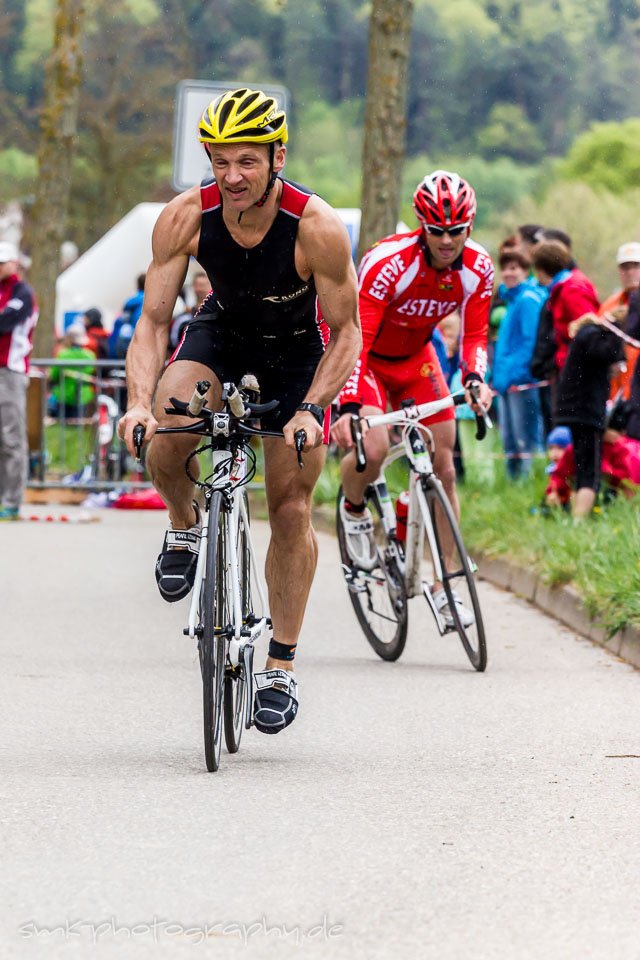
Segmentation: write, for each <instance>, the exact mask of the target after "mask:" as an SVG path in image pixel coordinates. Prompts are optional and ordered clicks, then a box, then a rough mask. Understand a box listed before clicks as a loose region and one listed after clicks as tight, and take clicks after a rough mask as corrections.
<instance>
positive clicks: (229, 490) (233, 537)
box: [184, 448, 270, 667]
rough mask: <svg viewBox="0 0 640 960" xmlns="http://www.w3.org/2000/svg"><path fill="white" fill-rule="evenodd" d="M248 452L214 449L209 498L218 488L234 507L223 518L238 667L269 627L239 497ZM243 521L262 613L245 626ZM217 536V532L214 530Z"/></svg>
mask: <svg viewBox="0 0 640 960" xmlns="http://www.w3.org/2000/svg"><path fill="white" fill-rule="evenodd" d="M246 463H247V458H246V453H245V452H244V450H243V449H242V448H240V449H239V450H238V451H237V453H236V455H235V456H234V455H233V454H232V453H231V451H230V450H224V449H223V450H213V451H212V466H213V469H214V473H217V474H218V476H217V479H214V480H213V481H212V484H211V489H210V491H208V492H207V497H209V498H210V497H211V496H212V495H213V493H214V492H215V491H219V492H221V493H223V494H224V496H225V498H227V499H229V498H230V499H231V510H225V511H224V513H223V518H224V538H225V548H226V550H225V556H226V557H227V558H228V562H229V566H230V569H231V588H232V589H231V593H232V598H231V599H232V606H233V622H232V623H231V627H232V628H233V637H232V639H231V640H230V641H229V647H228V652H229V659H230V661H231V664H232V666H234V667H237V666H238V664H239V662H240V653H241V649H242V647H243V646H244V645H245V644H247V643H249V644H252V645H253V644H254V643H255V641H256V640H258V639H259V638H260V637H261V636H262V634H263V633H264V632H265V631H266V630H267V628H268V627H269V624H270V620H269V611H268V605H267V598H266V592H265V589H264V586H263V583H262V577H261V575H260V572H259V570H258V565H257V562H256V555H255V550H254V546H253V540H252V538H251V528H250V526H249V517H248V515H247V510H246V505H245V502H244V498H243V497H241V496H240V490H241V482H242V480H244V477H245V475H246ZM210 520H211V512H210V510H209V509H208V506H207V510H206V511H205V517H204V522H203V525H202V537H201V540H200V551H199V553H198V563H197V566H196V575H195V582H194V586H193V591H192V594H191V603H190V607H189V619H188V623H187V628H186V630H185V631H184V632H185V634H187V635H188V636H189V637H192V638H196V637H197V628H198V625H199V617H198V605H199V602H200V591H201V587H202V583H203V580H204V577H205V569H206V557H207V549H208V543H209V537H210V536H211V535H212V532H211V531H210V529H209V523H210ZM240 520H242V521H243V523H244V529H245V533H246V537H247V545H248V548H249V557H250V562H251V569H252V572H253V581H252V582H253V584H254V586H255V587H256V590H257V593H258V598H259V601H260V608H261V616H260V617H259V618H258V619H257V620H256V622H255V623H253V624H251V625H249V626H245V625H244V624H243V621H242V598H241V596H240V587H239V579H238V551H237V536H238V528H239V525H240ZM213 535H214V536H215V535H217V531H214V532H213Z"/></svg>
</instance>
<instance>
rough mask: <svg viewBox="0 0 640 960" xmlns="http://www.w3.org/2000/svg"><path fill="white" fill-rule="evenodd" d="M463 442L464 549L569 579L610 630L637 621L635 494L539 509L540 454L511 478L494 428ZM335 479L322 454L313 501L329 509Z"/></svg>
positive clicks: (639, 561)
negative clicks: (578, 513)
mask: <svg viewBox="0 0 640 960" xmlns="http://www.w3.org/2000/svg"><path fill="white" fill-rule="evenodd" d="M465 440H466V442H465ZM487 444H489V446H487ZM463 448H464V457H465V467H466V471H467V473H466V481H465V483H464V484H459V485H458V495H459V498H460V503H461V516H462V519H461V528H462V531H463V536H464V539H465V543H466V545H467V547H468V549H469V550H470V552H471V553H472V554H473V553H474V552H476V553H480V552H481V553H484V554H486V555H487V556H491V557H498V556H503V557H507V558H509V559H512V560H514V561H515V562H517V563H519V564H521V565H522V566H524V567H526V568H527V569H529V570H532V571H534V572H535V573H538V574H540V575H542V577H543V578H544V579H545V581H546V582H547V583H549V584H550V585H552V586H563V585H565V584H571V586H572V587H574V589H575V590H576V591H577V592H578V593H579V594H580V596H581V597H582V599H583V601H584V602H585V604H586V606H587V608H588V610H589V612H590V613H591V615H592V616H593V617H594V618H596V619H598V621H599V622H600V623H601V624H602V625H603V626H604V627H605V629H607V630H608V631H609V632H610V633H615V632H616V630H619V629H621V628H622V627H624V626H625V624H627V623H629V624H633V625H635V626H640V558H639V557H638V543H640V497H636V499H635V500H626V499H624V498H622V497H619V498H618V499H617V500H615V501H614V502H613V503H611V504H609V505H608V506H607V507H606V508H605V507H603V508H598V510H597V512H596V513H595V514H594V516H593V518H592V519H588V520H585V521H583V522H581V523H578V524H575V523H574V522H573V520H572V518H571V517H570V516H569V515H568V514H566V513H564V512H563V511H562V510H557V511H551V512H550V513H549V514H548V515H545V514H544V513H543V512H542V511H541V510H540V503H541V501H542V496H543V493H544V489H545V486H546V474H545V473H544V464H543V462H542V461H538V462H537V463H536V464H535V465H534V466H535V469H534V472H533V476H532V477H531V478H529V479H527V480H524V481H519V482H518V483H514V482H513V481H511V480H509V479H508V478H507V475H506V471H505V469H504V464H503V462H502V456H501V452H500V441H499V437H498V434H497V431H492V433H490V434H489V435H488V436H487V438H486V440H484V441H483V443H482V444H478V443H477V442H476V441H475V440H470V439H469V437H466V438H463ZM393 471H394V472H393V474H392V475H390V476H388V482H389V488H390V491H391V494H392V496H393V497H395V496H397V494H398V493H399V492H400V491H401V490H404V489H405V488H406V486H407V479H406V471H405V470H404V468H403V467H402V464H401V463H397V464H394V465H393ZM339 485H340V471H339V461H338V459H337V458H334V457H328V458H327V462H326V465H325V468H324V470H323V472H322V475H321V477H320V480H319V482H318V485H317V486H316V489H315V492H314V502H315V504H316V505H323V506H324V507H325V508H326V510H327V511H328V513H327V515H328V516H330V511H331V508H332V506H333V504H334V503H335V499H336V495H337V491H338V487H339Z"/></svg>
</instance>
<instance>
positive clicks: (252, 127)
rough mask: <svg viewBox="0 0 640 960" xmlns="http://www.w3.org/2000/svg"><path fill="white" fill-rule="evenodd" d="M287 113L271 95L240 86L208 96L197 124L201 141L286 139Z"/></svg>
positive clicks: (246, 141) (262, 141)
mask: <svg viewBox="0 0 640 960" xmlns="http://www.w3.org/2000/svg"><path fill="white" fill-rule="evenodd" d="M288 139H289V134H288V132H287V117H286V114H285V113H284V111H283V110H278V105H277V103H276V101H275V100H274V99H273V97H268V96H267V95H266V93H263V92H262V90H249V89H247V88H246V87H242V88H241V89H239V90H231V91H229V93H223V94H222V96H220V97H218V98H217V99H216V100H212V101H211V103H210V104H209V106H208V107H207V108H206V110H205V111H204V113H203V114H202V117H201V118H200V123H199V124H198V140H199V141H200V142H201V143H205V144H206V143H275V142H276V141H277V140H279V141H280V142H281V143H286V142H287V140H288Z"/></svg>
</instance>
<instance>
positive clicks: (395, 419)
mask: <svg viewBox="0 0 640 960" xmlns="http://www.w3.org/2000/svg"><path fill="white" fill-rule="evenodd" d="M463 395H464V394H463V393H462V392H460V393H456V394H452V395H450V396H448V397H443V398H442V399H441V400H434V401H431V402H429V403H422V404H419V405H418V406H412V407H406V408H403V409H401V410H395V411H393V412H392V413H385V414H378V415H376V416H371V417H365V418H364V419H365V420H366V422H367V424H368V426H369V427H377V426H391V425H394V424H395V425H402V427H403V430H402V440H401V441H400V443H397V444H395V445H394V446H393V447H392V448H391V449H390V450H389V453H388V454H387V456H386V457H385V459H384V462H383V464H382V467H381V469H380V473H379V474H378V477H377V478H376V480H375V481H374V482H373V484H372V486H373V487H375V489H376V492H377V495H378V499H379V502H380V505H381V507H382V523H383V526H384V528H385V532H386V534H387V536H388V537H390V543H391V544H394V545H395V544H396V543H397V541H396V540H395V532H396V516H395V511H394V509H393V506H392V504H391V497H390V495H389V491H388V487H387V482H386V479H385V472H386V470H387V469H388V468H389V467H390V466H391V464H392V463H395V461H396V460H399V459H400V458H401V457H406V458H407V460H408V461H409V505H408V512H407V536H406V540H405V545H404V551H402V550H399V549H397V546H395V547H394V549H395V553H396V556H395V559H396V562H397V564H398V568H399V570H400V572H401V574H402V575H403V578H404V582H405V589H406V592H407V597H408V598H411V597H415V596H416V595H418V594H419V593H422V594H423V595H424V597H425V598H426V600H427V602H428V603H429V606H430V607H431V610H432V612H433V615H434V618H435V620H436V623H437V625H438V629H439V631H440V633H444V632H445V630H446V624H445V622H444V618H443V617H442V615H441V614H440V613H439V611H438V610H437V609H436V606H435V604H434V602H433V598H432V595H431V590H430V589H429V587H428V585H427V584H425V583H424V581H423V580H422V576H421V561H422V555H423V552H424V534H425V531H426V534H427V538H428V541H429V548H430V553H431V557H432V559H433V564H434V580H435V581H438V580H442V576H443V571H442V568H441V564H440V559H439V553H438V549H437V544H436V539H435V533H434V530H433V522H432V519H431V514H430V513H429V508H428V506H427V501H426V498H425V495H424V491H423V489H422V485H421V483H420V481H421V479H422V478H423V477H430V476H432V475H433V462H432V460H431V455H430V453H429V449H428V447H427V444H425V443H424V440H423V437H422V436H421V434H423V433H425V432H426V433H429V428H428V427H426V426H424V424H421V423H419V421H421V420H423V419H425V418H427V417H432V416H434V415H435V414H436V413H439V412H440V411H441V410H446V409H447V408H448V407H451V406H454V405H455V404H456V397H461V396H463ZM458 402H459V401H458Z"/></svg>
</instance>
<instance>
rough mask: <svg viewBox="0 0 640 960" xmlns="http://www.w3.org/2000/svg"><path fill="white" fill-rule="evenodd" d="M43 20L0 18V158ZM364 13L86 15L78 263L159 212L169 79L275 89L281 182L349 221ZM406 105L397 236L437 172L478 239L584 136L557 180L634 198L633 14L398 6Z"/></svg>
mask: <svg viewBox="0 0 640 960" xmlns="http://www.w3.org/2000/svg"><path fill="white" fill-rule="evenodd" d="M54 9H55V0H4V5H3V18H2V22H0V78H1V79H2V83H3V89H5V90H6V91H8V92H9V94H10V95H9V96H7V97H5V98H3V100H2V103H0V151H2V150H6V149H9V148H15V147H17V148H19V149H20V150H22V151H23V152H25V153H33V152H35V144H36V142H37V133H38V117H39V111H40V108H41V105H42V93H43V76H44V71H43V69H42V66H43V63H44V61H45V60H46V57H47V55H48V52H49V50H50V48H51V42H52V36H53V13H54ZM369 11H370V5H369V4H368V3H367V2H366V0H210V2H207V3H202V2H201V0H162V3H161V2H160V0H113V3H111V4H108V3H107V2H106V0H91V3H87V14H86V26H87V29H86V35H85V40H84V51H83V52H84V84H83V91H82V97H81V105H80V136H79V150H78V161H79V162H78V164H77V165H76V176H75V177H74V181H73V184H72V194H73V201H72V202H73V219H74V222H75V224H76V231H75V239H76V240H77V241H78V242H79V243H80V245H81V247H84V246H86V245H87V244H88V243H90V242H92V241H93V240H95V239H96V238H97V237H98V236H99V235H100V234H101V233H103V232H104V230H105V229H106V228H107V227H108V226H111V225H112V224H113V222H114V221H115V220H116V219H117V218H118V217H119V216H120V215H121V214H122V213H123V212H124V211H125V210H127V209H129V208H130V207H131V206H133V205H134V204H135V203H138V202H140V201H142V200H149V199H168V198H169V197H170V196H171V190H170V188H169V186H168V181H167V169H168V166H169V164H170V162H171V138H172V128H173V109H174V95H175V84H176V82H177V81H178V80H179V79H182V78H184V77H195V78H204V79H217V80H229V81H241V82H248V83H255V84H258V83H260V82H262V81H272V82H277V83H283V84H284V85H286V86H288V87H289V89H290V90H291V93H292V108H291V132H292V136H291V149H290V153H289V160H288V166H287V171H288V173H289V175H290V176H292V177H295V178H297V179H300V180H301V181H302V182H306V183H308V184H309V185H310V186H311V187H313V188H314V189H316V190H318V192H319V193H320V194H321V195H322V196H325V197H326V198H327V199H328V200H329V201H330V202H332V203H334V204H336V205H341V206H352V205H357V203H358V198H359V194H360V176H361V172H360V168H361V159H360V156H361V151H360V145H361V139H362V117H363V106H364V97H365V93H366V75H367V34H368V16H369ZM408 87H409V89H408V118H407V154H408V158H409V163H408V165H407V169H408V170H409V173H408V174H405V177H404V179H403V196H404V197H405V198H406V201H405V207H404V209H403V211H402V215H403V217H404V219H405V220H406V221H407V222H408V223H411V224H413V222H414V221H413V217H412V214H411V208H410V203H409V201H410V196H411V193H412V190H413V187H414V186H415V183H417V181H418V180H419V179H420V177H421V176H423V175H424V172H425V171H426V170H427V169H429V168H433V167H434V166H450V167H453V168H457V169H459V170H460V171H461V172H462V173H463V174H464V175H466V176H468V177H469V178H470V179H472V181H473V183H474V186H476V188H477V191H478V195H479V199H480V208H479V214H478V220H477V229H478V230H480V231H485V230H489V229H491V228H492V226H493V224H494V222H495V219H496V212H499V211H503V210H505V209H508V208H509V207H511V206H512V205H514V204H517V203H519V201H520V200H521V198H522V197H525V196H534V197H535V196H537V194H538V189H539V180H538V177H537V175H536V172H535V171H534V170H533V164H539V163H540V159H541V158H543V157H546V158H547V159H546V160H544V161H543V163H542V169H543V172H544V173H545V174H546V173H547V172H548V169H549V159H548V158H549V157H556V158H557V157H559V156H561V155H562V154H563V153H564V152H565V151H566V150H567V149H568V147H569V146H570V144H571V142H572V141H573V140H574V139H575V137H576V136H577V135H579V134H581V133H582V131H584V130H585V128H586V127H588V126H589V124H591V123H593V122H597V121H602V120H604V119H606V120H610V121H619V122H620V130H621V131H622V133H620V131H612V130H610V129H609V127H608V125H598V126H597V127H596V128H595V129H594V130H592V131H591V133H590V134H589V135H585V138H584V139H583V138H581V139H580V140H579V141H578V142H577V144H576V148H575V151H576V152H575V156H574V153H573V152H572V154H571V156H570V158H569V160H568V163H567V166H566V167H563V175H564V176H565V177H568V178H569V180H576V179H580V180H583V181H585V182H589V183H596V182H597V183H602V184H605V185H607V186H608V187H609V189H611V190H614V191H615V190H620V189H621V188H622V189H624V188H626V186H628V185H629V184H631V183H634V182H636V183H638V182H640V181H639V180H638V177H639V176H640V174H639V172H638V171H639V165H640V162H639V161H637V159H636V156H637V150H634V138H635V143H637V142H638V134H637V127H636V126H634V124H638V123H639V122H640V121H637V120H635V121H626V120H625V118H627V117H629V116H633V115H638V114H640V101H639V99H638V90H640V5H638V4H637V3H633V4H629V3H626V2H625V0H606V2H605V3H603V2H602V0H530V2H528V3H525V2H524V0H450V2H449V3H447V4H442V3H441V2H439V0H415V12H414V21H413V31H412V43H411V54H410V65H409V74H408ZM394 129H395V126H394V124H391V125H390V130H389V135H390V136H393V135H394ZM609 133H612V137H608V134H609ZM619 134H620V136H618V135H619ZM589 136H593V137H595V140H596V143H595V145H593V144H591V146H590V143H589V141H588V137H589ZM608 141H611V142H612V143H613V146H611V143H609V145H607V143H608ZM590 150H595V153H593V152H590ZM416 168H419V170H418V172H417V173H416V172H415V171H416ZM12 191H13V195H23V194H24V191H25V188H24V184H23V181H22V179H20V178H18V179H16V180H14V179H12V178H11V177H10V178H9V179H8V180H6V181H5V183H4V184H3V187H2V188H1V192H0V198H5V197H9V196H11V195H12Z"/></svg>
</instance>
